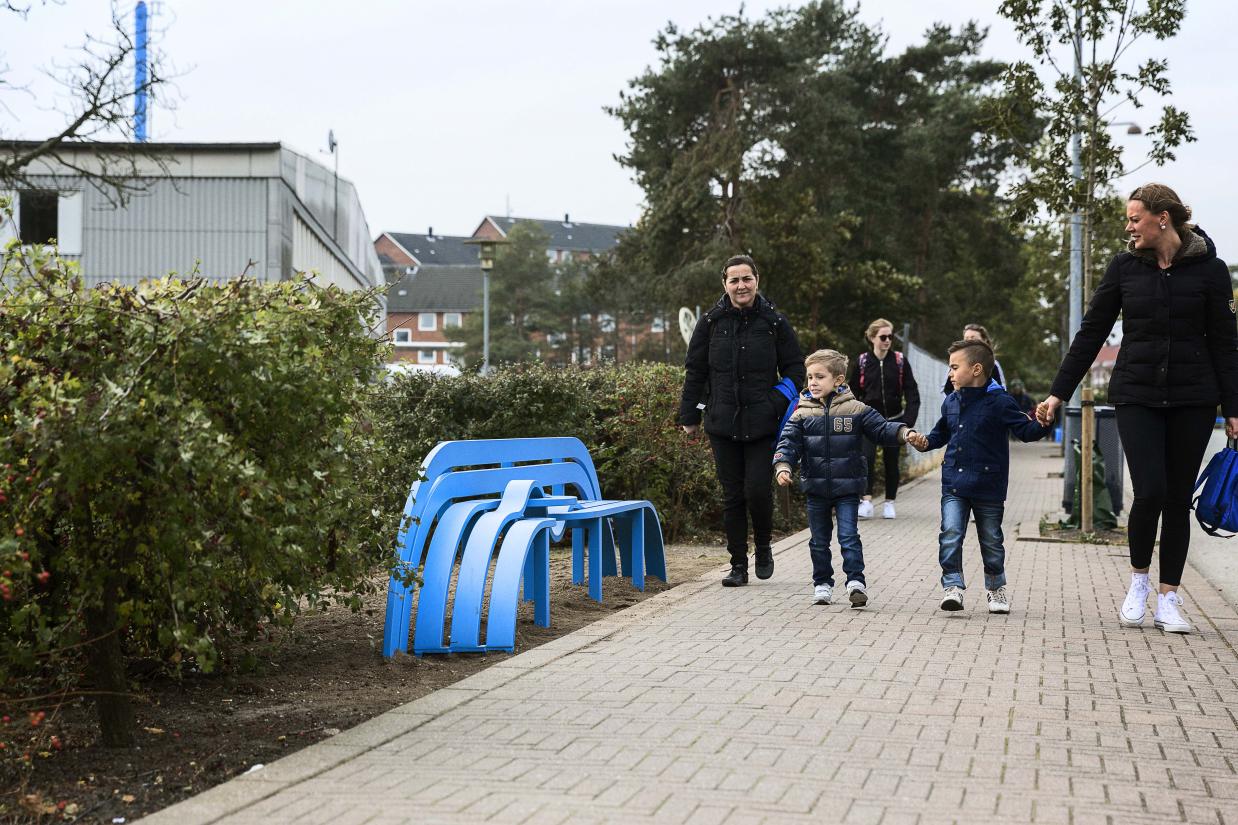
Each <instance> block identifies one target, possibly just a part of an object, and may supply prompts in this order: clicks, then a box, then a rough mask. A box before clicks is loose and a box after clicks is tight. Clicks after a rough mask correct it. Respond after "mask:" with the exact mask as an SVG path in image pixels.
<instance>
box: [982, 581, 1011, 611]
mask: <svg viewBox="0 0 1238 825" xmlns="http://www.w3.org/2000/svg"><path fill="white" fill-rule="evenodd" d="M984 597H985V598H986V599H988V600H989V612H990V613H1009V612H1010V591H1009V590H1007V589H1006V585H1004V584H1003V585H1002V586H1001V587H999V588H997V589H996V590H985V591H984Z"/></svg>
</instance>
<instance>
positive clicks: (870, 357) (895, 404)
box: [847, 318, 920, 519]
mask: <svg viewBox="0 0 1238 825" xmlns="http://www.w3.org/2000/svg"><path fill="white" fill-rule="evenodd" d="M864 337H865V338H867V339H868V342H869V344H870V345H872V348H873V351H872V352H863V353H860V356H859V357H858V358H856V359H855V363H854V364H852V365H851V372H850V373H849V374H848V376H847V386H848V387H850V388H851V392H852V393H854V394H855V397H856V398H858V399H859V400H860V401H862V402H864V403H865V404H867V405H868V406H870V407H872V408H873V409H874V410H876V411H877V412H879V413H881V416H882V417H883V418H885V419H887V420H889V421H898V422H900V423H903V424H906V425H907V426H908V427H914V426H916V417H917V416H918V415H919V414H920V388H919V386H917V385H916V377H915V376H914V375H912V374H911V364H910V363H909V362H908V361H907V356H906V355H904V354H903V353H901V352H894V351H893V350H892V347H893V346H894V343H893V342H894V325H893V324H891V323H890V322H889V321H887V320H886V319H885V318H878V319H877V320H875V321H873V322H872V323H871V324H869V325H868V329H866V330H865V331H864ZM901 452H902V447H900V446H897V445H896V446H893V447H882V448H881V457H882V460H883V461H884V462H885V492H886V501H885V506H883V507H882V509H881V515H882V518H894V517H895V513H894V500H895V499H897V498H898V482H899V466H898V462H899V457H900V454H901ZM864 459H865V460H866V461H867V462H868V492H867V493H866V494H865V495H864V498H863V499H861V501H860V511H859V512H860V518H862V519H867V518H872V517H873V491H874V490H875V489H876V488H877V443H876V442H874V441H869V440H868V439H865V440H864Z"/></svg>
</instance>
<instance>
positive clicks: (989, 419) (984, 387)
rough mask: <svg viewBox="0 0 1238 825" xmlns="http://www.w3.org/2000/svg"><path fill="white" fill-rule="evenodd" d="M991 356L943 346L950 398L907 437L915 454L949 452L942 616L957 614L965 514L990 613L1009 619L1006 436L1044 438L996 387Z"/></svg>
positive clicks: (977, 347)
mask: <svg viewBox="0 0 1238 825" xmlns="http://www.w3.org/2000/svg"><path fill="white" fill-rule="evenodd" d="M992 373H993V350H992V348H990V347H989V345H988V344H986V343H984V342H983V341H956V342H955V343H953V344H951V345H950V380H951V382H953V384H954V387H955V389H954V392H952V393H951V394H950V395H948V396H946V400H945V401H944V402H943V403H942V405H941V419H940V420H939V421H938V422H937V426H935V427H933V431H932V432H930V433H929V434H928V435H921V434H919V433H916V434H913V435H912V437H910V438H908V439H907V442H908V443H909V444H911V445H912V446H913V447H915V448H916V449H917V450H920V451H921V452H924V451H926V450H935V449H937V448H938V447H942V446H945V445H947V444H949V447H948V448H947V449H946V459H945V462H944V463H943V464H942V468H941V535H940V537H939V539H938V543H939V548H938V560H939V561H940V563H941V586H942V589H943V590H945V595H944V596H943V598H942V600H941V609H942V610H962V609H963V591H964V590H965V589H966V585H965V584H964V583H963V535H964V533H966V531H967V517H968V513H969V512H971V513H974V514H975V516H976V534H977V537H978V538H979V539H980V555H981V558H982V559H983V561H984V588H985V596H986V598H987V600H988V604H989V612H990V613H1009V612H1010V592H1009V590H1007V588H1006V548H1005V545H1004V544H1003V541H1004V539H1003V537H1002V515H1003V513H1004V512H1005V509H1006V485H1007V482H1008V480H1009V475H1010V445H1009V443H1008V439H1007V437H1006V434H1007V433H1008V432H1009V433H1012V434H1014V436H1015V437H1016V438H1018V439H1019V440H1021V441H1037V440H1039V439H1041V438H1044V437H1045V436H1046V435H1048V434H1049V431H1050V428H1048V427H1042V426H1041V425H1040V424H1039V423H1038V422H1037V421H1036V420H1035V419H1034V418H1032V417H1031V416H1030V415H1028V414H1027V413H1025V412H1024V411H1023V410H1021V409H1019V405H1018V403H1017V402H1015V400H1014V399H1013V398H1012V397H1011V396H1010V394H1009V393H1007V392H1006V391H1005V390H1004V389H1002V386H1001V385H1000V384H998V383H997V382H996V381H993V380H991V378H990V376H991V375H992Z"/></svg>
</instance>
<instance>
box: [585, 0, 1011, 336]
mask: <svg viewBox="0 0 1238 825" xmlns="http://www.w3.org/2000/svg"><path fill="white" fill-rule="evenodd" d="M984 36H985V32H984V31H983V30H982V29H980V28H978V27H977V26H975V25H974V24H969V25H965V26H963V27H961V28H959V29H950V28H948V27H944V26H935V27H933V28H931V29H930V30H928V31H927V32H926V33H925V35H924V37H923V40H922V42H920V43H918V44H916V45H913V46H911V47H909V48H907V49H906V50H905V51H903V52H902V53H901V54H895V55H887V54H886V53H885V47H886V41H885V37H884V35H883V33H882V32H881V30H880V29H879V28H877V27H876V26H872V25H869V24H866V23H863V22H862V21H861V20H860V19H859V17H858V9H856V8H853V7H852V8H849V7H847V6H846V5H844V4H843V3H841V2H836V0H820V2H812V3H808V4H806V5H805V6H803V7H801V8H797V9H781V10H777V11H773V12H770V13H769V14H768V15H766V16H764V17H761V18H757V19H752V18H748V17H745V16H743V14H742V12H741V13H740V14H738V15H725V16H722V17H719V18H717V19H715V20H711V21H709V22H707V23H705V24H703V25H701V26H700V27H698V28H696V29H694V30H692V31H690V32H682V31H680V30H679V29H677V28H676V27H674V26H673V25H672V26H668V27H667V28H666V30H664V31H663V32H661V33H659V34H658V36H657V38H656V39H655V41H654V43H655V45H656V47H657V50H658V53H659V56H660V60H659V63H658V65H656V66H655V67H652V68H650V69H648V70H647V71H646V72H645V73H644V74H642V75H641V76H640V77H637V78H635V79H633V80H632V81H630V83H629V89H628V90H627V91H626V92H623V93H621V95H620V101H619V103H618V104H617V105H615V106H613V107H611V108H610V110H609V111H610V112H611V114H613V115H614V116H615V117H617V118H618V119H619V120H620V121H622V123H623V125H624V127H625V128H626V130H627V131H628V134H629V143H628V146H627V151H626V152H625V153H624V154H623V155H621V156H620V157H619V158H618V159H619V161H620V162H621V163H622V164H623V165H624V166H626V167H628V168H629V169H630V170H631V171H632V174H633V178H634V180H635V181H636V182H637V183H638V184H639V185H640V186H641V187H642V189H643V190H644V192H645V198H646V207H647V208H646V212H645V214H644V216H643V217H642V220H641V222H640V223H639V224H638V226H637V227H636V229H635V231H634V232H632V233H630V234H629V235H628V236H627V237H626V238H625V239H624V240H623V242H622V243H621V244H620V247H619V250H618V255H619V259H620V260H621V261H623V262H624V263H625V266H624V267H623V269H624V270H625V271H627V272H630V273H644V274H646V275H648V274H653V275H655V276H656V278H655V279H654V280H653V282H652V285H650V286H647V288H646V289H645V290H643V293H644V294H646V295H648V296H649V299H650V301H651V303H656V304H657V305H658V306H660V307H663V308H665V307H670V308H673V307H675V306H677V305H679V304H687V305H693V304H704V303H707V302H711V301H712V300H713V298H714V297H716V295H717V294H718V293H719V286H720V284H719V265H720V264H721V262H722V260H724V258H725V257H726V256H727V255H729V254H733V253H735V252H748V253H751V254H753V255H754V256H755V258H756V260H757V261H758V264H759V265H760V267H761V270H762V283H761V288H762V291H763V292H764V293H765V294H766V295H767V296H768V297H770V298H772V299H773V300H774V301H775V302H776V303H778V304H779V306H780V308H781V309H783V310H785V311H786V312H787V313H788V314H789V315H790V317H791V319H792V321H793V322H794V323H795V324H796V327H797V329H798V330H799V332H800V335H801V337H802V338H803V339H804V341H805V345H806V346H807V347H813V346H836V347H842V348H845V349H857V348H859V347H861V346H862V345H863V339H862V335H861V333H862V330H863V328H864V326H865V325H866V324H867V322H868V321H869V320H871V319H872V318H873V317H876V316H878V315H881V316H885V317H888V318H891V319H894V320H895V323H896V326H899V327H901V324H902V323H903V322H908V323H910V324H911V327H912V330H913V336H914V337H915V338H916V339H917V340H919V341H920V342H922V343H924V344H926V345H927V346H929V347H931V348H940V347H943V346H944V345H945V344H946V343H948V342H949V341H951V340H953V339H954V338H955V337H957V335H958V334H959V329H960V328H961V326H962V324H964V323H966V322H968V321H976V320H979V321H985V320H988V319H991V318H993V317H995V316H996V315H998V314H999V313H1001V312H1002V310H1003V309H1004V308H1005V307H1006V306H1007V304H1008V300H1009V293H1010V291H1011V290H1012V288H1013V287H1014V286H1015V285H1016V284H1017V283H1018V282H1019V279H1020V276H1021V273H1022V271H1023V262H1022V260H1021V257H1020V254H1019V245H1020V242H1021V237H1020V234H1019V233H1018V232H1016V231H1015V230H1014V229H1013V228H1012V227H1011V225H1010V223H1009V221H1008V214H1007V204H1005V203H1004V202H1003V201H1002V200H1001V198H999V196H998V194H997V193H998V191H999V175H1000V174H1001V173H1002V171H1003V170H1004V169H1006V168H1007V166H1008V164H1009V160H1010V157H1011V153H1012V151H1013V145H1012V143H1011V142H1010V141H1002V140H989V141H986V140H983V137H984V135H983V128H984V123H985V119H986V117H987V116H988V114H987V113H988V111H989V107H990V106H992V105H993V99H994V98H996V97H998V96H1001V95H1004V94H1005V91H1004V89H1003V87H1002V86H1001V84H1000V80H1001V78H1002V76H1003V72H1004V71H1005V66H1004V65H1003V64H1001V63H997V62H993V61H988V60H982V59H980V57H979V51H980V47H981V45H982V43H983V41H984ZM1006 108H1007V109H1010V110H1014V111H1020V109H1019V107H1018V106H1017V105H1016V104H1010V105H1008V106H1006ZM1024 119H1025V125H1026V128H1027V129H1028V130H1032V129H1034V128H1035V124H1034V122H1033V119H1032V118H1031V117H1030V116H1025V118H1024Z"/></svg>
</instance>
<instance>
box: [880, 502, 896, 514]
mask: <svg viewBox="0 0 1238 825" xmlns="http://www.w3.org/2000/svg"><path fill="white" fill-rule="evenodd" d="M881 517H882V518H894V502H892V501H887V502H886V503H885V506H884V507H882V508H881Z"/></svg>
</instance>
